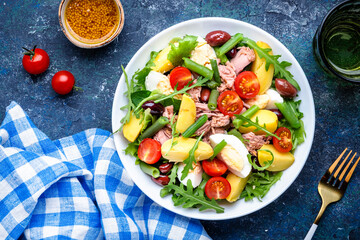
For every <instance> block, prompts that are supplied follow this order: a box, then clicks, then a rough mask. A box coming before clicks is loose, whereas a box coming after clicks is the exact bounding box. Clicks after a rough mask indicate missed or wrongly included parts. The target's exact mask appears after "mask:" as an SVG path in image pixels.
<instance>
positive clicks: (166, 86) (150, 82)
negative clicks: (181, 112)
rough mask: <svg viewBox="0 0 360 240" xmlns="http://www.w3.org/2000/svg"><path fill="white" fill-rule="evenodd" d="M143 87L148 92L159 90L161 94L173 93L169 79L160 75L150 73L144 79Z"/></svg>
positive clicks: (153, 72)
mask: <svg viewBox="0 0 360 240" xmlns="http://www.w3.org/2000/svg"><path fill="white" fill-rule="evenodd" d="M145 87H146V89H147V90H149V91H154V90H155V89H159V90H160V91H161V92H162V93H163V94H166V95H168V94H170V93H172V92H173V89H172V88H171V85H170V81H169V78H168V77H167V76H165V75H164V74H162V73H159V72H155V71H150V72H149V74H148V75H147V76H146V78H145Z"/></svg>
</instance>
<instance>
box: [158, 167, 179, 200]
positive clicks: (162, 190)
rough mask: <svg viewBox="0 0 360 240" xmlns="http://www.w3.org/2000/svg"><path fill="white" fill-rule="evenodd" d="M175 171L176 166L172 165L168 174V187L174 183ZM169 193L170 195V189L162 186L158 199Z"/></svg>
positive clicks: (176, 169)
mask: <svg viewBox="0 0 360 240" xmlns="http://www.w3.org/2000/svg"><path fill="white" fill-rule="evenodd" d="M177 171H178V165H177V164H174V166H173V167H172V169H171V170H170V174H169V178H170V181H169V183H168V185H172V184H175V183H176V177H177ZM168 185H167V186H168ZM170 193H171V189H170V188H167V187H166V186H164V187H163V188H162V189H161V191H160V197H165V196H167V195H169V194H170Z"/></svg>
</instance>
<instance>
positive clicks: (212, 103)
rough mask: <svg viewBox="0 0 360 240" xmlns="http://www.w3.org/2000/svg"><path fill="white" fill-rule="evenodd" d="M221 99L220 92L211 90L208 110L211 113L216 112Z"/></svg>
mask: <svg viewBox="0 0 360 240" xmlns="http://www.w3.org/2000/svg"><path fill="white" fill-rule="evenodd" d="M218 97H219V92H218V90H216V89H213V90H211V93H210V97H209V102H208V108H209V109H210V110H211V111H214V110H215V109H216V107H217V99H218Z"/></svg>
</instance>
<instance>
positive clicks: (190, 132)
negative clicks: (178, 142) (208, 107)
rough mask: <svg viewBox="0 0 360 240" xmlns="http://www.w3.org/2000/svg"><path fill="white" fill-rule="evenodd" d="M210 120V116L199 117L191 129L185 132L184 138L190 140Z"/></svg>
mask: <svg viewBox="0 0 360 240" xmlns="http://www.w3.org/2000/svg"><path fill="white" fill-rule="evenodd" d="M207 120H208V116H207V115H206V114H204V115H202V116H201V117H199V119H198V120H196V122H194V123H193V124H192V125H191V126H190V127H188V128H187V129H186V130H185V132H184V133H183V134H182V136H183V137H186V138H189V137H191V136H192V135H193V134H194V133H195V132H196V130H198V129H199V128H200V127H201V126H202V125H204V124H205V122H206V121H207Z"/></svg>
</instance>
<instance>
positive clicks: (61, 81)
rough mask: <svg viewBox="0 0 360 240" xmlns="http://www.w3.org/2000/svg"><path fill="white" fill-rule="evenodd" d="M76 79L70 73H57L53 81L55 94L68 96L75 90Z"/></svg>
mask: <svg viewBox="0 0 360 240" xmlns="http://www.w3.org/2000/svg"><path fill="white" fill-rule="evenodd" d="M74 85H75V77H74V75H72V73H71V72H69V71H59V72H57V73H55V75H54V76H53V78H52V80H51V86H52V88H53V89H54V91H55V92H57V93H58V94H61V95H65V94H68V93H69V92H71V90H72V89H73V88H74Z"/></svg>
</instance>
